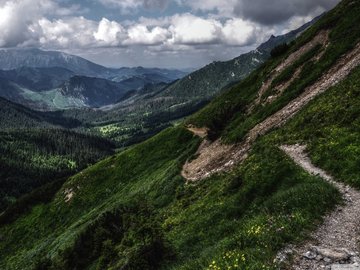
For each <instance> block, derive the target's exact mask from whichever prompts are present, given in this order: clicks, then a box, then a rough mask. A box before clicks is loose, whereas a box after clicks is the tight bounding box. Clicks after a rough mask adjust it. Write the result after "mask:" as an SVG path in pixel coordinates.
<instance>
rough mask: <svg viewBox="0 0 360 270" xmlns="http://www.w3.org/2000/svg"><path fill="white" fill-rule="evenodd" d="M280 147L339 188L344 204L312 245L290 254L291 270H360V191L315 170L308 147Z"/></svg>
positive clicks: (314, 173)
mask: <svg viewBox="0 0 360 270" xmlns="http://www.w3.org/2000/svg"><path fill="white" fill-rule="evenodd" d="M280 148H281V149H282V150H283V151H284V152H285V153H286V154H287V155H288V156H289V157H290V158H291V159H292V160H293V161H294V162H295V163H296V164H298V165H299V166H300V167H302V168H303V169H304V170H305V171H307V172H308V173H310V174H313V175H318V176H320V177H321V178H323V179H324V180H326V181H328V182H330V183H331V184H333V185H334V186H335V187H336V188H338V190H339V191H340V193H341V194H342V196H343V198H344V201H345V203H344V205H340V206H338V207H337V208H336V209H335V210H334V211H333V212H332V213H330V214H329V215H328V216H326V218H325V219H324V222H323V224H322V225H321V226H320V227H319V228H318V229H317V230H316V231H315V232H314V233H313V234H312V235H311V240H310V241H309V242H307V243H305V244H304V245H302V246H299V247H296V248H295V249H293V250H292V252H290V253H293V254H294V261H293V265H292V267H291V268H290V269H295V270H305V269H309V270H310V269H332V270H340V269H348V270H352V269H360V258H359V253H358V249H359V240H360V239H359V238H360V237H359V236H360V191H358V190H356V189H354V188H352V187H350V186H348V185H345V184H342V183H338V182H336V181H335V180H334V178H333V177H332V176H331V175H329V174H327V173H326V172H325V171H323V170H322V169H319V168H317V167H315V166H314V165H313V164H312V163H311V160H310V159H309V157H308V156H307V155H306V152H305V150H306V146H303V145H292V146H281V147H280Z"/></svg>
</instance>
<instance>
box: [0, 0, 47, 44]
mask: <svg viewBox="0 0 360 270" xmlns="http://www.w3.org/2000/svg"><path fill="white" fill-rule="evenodd" d="M49 8H51V2H49V1H46V0H34V1H32V0H18V1H2V3H1V6H0V46H1V47H11V46H17V45H19V44H23V43H24V44H29V43H31V42H32V41H34V40H35V39H36V35H37V33H36V32H35V31H34V29H33V28H31V22H32V21H33V19H34V18H39V17H41V16H42V14H43V13H44V12H46V11H47V10H48V9H49Z"/></svg>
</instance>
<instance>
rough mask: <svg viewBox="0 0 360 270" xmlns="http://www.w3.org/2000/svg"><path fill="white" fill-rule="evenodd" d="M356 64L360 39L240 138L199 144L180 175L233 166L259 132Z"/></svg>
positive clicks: (292, 112)
mask: <svg viewBox="0 0 360 270" xmlns="http://www.w3.org/2000/svg"><path fill="white" fill-rule="evenodd" d="M359 64H360V43H359V44H358V45H357V46H356V47H355V48H354V49H353V50H351V51H350V52H348V53H347V54H346V55H344V56H343V57H342V58H341V59H339V60H338V61H337V63H336V64H334V66H333V67H332V68H331V69H330V70H329V71H327V72H326V73H325V74H324V75H323V76H322V77H321V78H319V79H318V81H316V82H315V83H314V84H313V85H311V86H309V87H308V88H306V89H305V90H304V92H303V93H302V94H301V95H300V96H298V97H297V98H295V99H294V100H292V101H291V102H289V103H288V104H287V105H286V106H285V107H284V108H282V109H281V110H279V111H278V112H276V113H275V114H273V115H271V116H270V117H268V118H267V119H266V120H264V121H263V122H261V123H259V124H258V125H256V126H255V127H254V128H253V129H251V130H250V131H249V133H248V134H247V136H246V137H245V139H244V141H243V142H241V143H239V144H236V145H225V144H223V143H222V142H221V139H219V140H217V141H215V142H213V143H207V144H206V145H205V146H204V145H202V147H201V148H200V149H199V150H198V153H197V154H198V157H197V158H196V159H194V160H192V161H191V162H187V163H186V164H185V165H184V166H183V170H182V176H183V177H184V178H185V179H187V180H188V181H196V180H200V179H204V178H206V177H208V176H209V175H212V174H214V173H217V172H222V171H227V170H229V169H231V168H233V166H234V165H236V164H238V163H239V162H242V161H243V160H244V159H245V158H246V157H247V155H248V152H249V150H250V148H251V146H252V144H253V143H254V141H255V140H256V139H257V138H258V137H259V136H262V135H264V134H266V133H267V132H268V131H270V130H271V129H274V128H276V127H279V126H282V125H283V124H285V123H286V122H287V121H288V120H289V119H291V118H292V117H293V116H294V115H295V114H296V113H297V112H299V111H300V110H301V109H302V108H303V107H304V106H306V105H307V104H308V103H309V102H310V101H311V100H313V99H314V98H315V97H316V96H318V95H320V94H322V93H324V92H325V91H326V90H328V89H329V88H330V87H332V86H334V85H336V84H337V83H338V82H340V81H342V80H343V79H345V78H346V77H347V76H348V75H349V74H350V72H351V71H352V70H353V69H354V68H355V67H357V66H358V65H359Z"/></svg>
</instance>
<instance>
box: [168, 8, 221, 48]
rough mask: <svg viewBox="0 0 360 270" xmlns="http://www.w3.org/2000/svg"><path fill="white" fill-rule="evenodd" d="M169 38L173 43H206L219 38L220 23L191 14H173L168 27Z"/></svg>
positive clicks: (216, 40)
mask: <svg viewBox="0 0 360 270" xmlns="http://www.w3.org/2000/svg"><path fill="white" fill-rule="evenodd" d="M169 29H170V31H171V33H172V39H171V40H170V41H171V42H172V43H175V44H190V45H192V44H208V43H216V42H218V41H219V40H220V37H221V29H222V25H221V23H220V22H218V21H216V20H213V19H203V18H201V17H196V16H194V15H191V14H184V15H175V16H174V17H173V18H172V25H171V26H170V27H169Z"/></svg>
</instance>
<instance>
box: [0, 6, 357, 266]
mask: <svg viewBox="0 0 360 270" xmlns="http://www.w3.org/2000/svg"><path fill="white" fill-rule="evenodd" d="M358 21H360V2H358V1H353V0H345V1H343V2H341V3H340V4H339V5H338V6H337V7H336V8H335V9H334V10H333V11H331V12H329V13H328V14H326V15H325V16H324V17H322V18H321V19H320V20H319V21H318V22H317V23H316V24H315V25H314V26H313V27H311V28H310V29H308V30H307V31H306V32H304V33H303V34H302V35H301V36H300V37H299V38H298V39H297V40H296V41H295V43H294V44H293V45H292V46H291V47H290V48H289V49H288V50H287V51H285V52H283V54H279V55H277V56H276V57H275V58H272V59H271V60H270V61H268V62H267V63H266V64H265V65H264V66H262V67H261V68H260V69H258V70H257V71H255V72H254V73H252V74H251V75H250V77H248V78H247V79H245V80H243V81H242V82H240V83H239V84H237V85H235V86H233V87H232V88H231V89H228V90H226V91H225V92H224V93H222V94H221V95H220V96H219V97H218V98H216V99H215V100H214V101H213V102H211V103H210V104H209V105H208V106H206V107H205V108H204V109H203V110H202V111H200V112H199V113H197V114H195V115H193V116H192V117H190V118H189V119H188V120H187V124H192V125H193V126H192V127H190V129H191V132H190V131H188V130H187V128H186V127H185V126H182V125H180V126H178V127H175V128H170V129H167V130H165V131H163V132H161V133H160V134H159V135H157V136H155V137H153V138H151V139H150V140H148V141H146V142H144V143H142V144H139V145H137V146H134V147H131V148H129V149H127V150H126V151H123V152H121V153H118V154H117V155H115V156H113V157H111V158H108V159H106V160H104V161H102V162H100V163H98V164H96V165H94V166H91V167H89V168H88V169H86V170H84V171H83V172H81V173H79V174H77V175H75V176H73V177H71V178H70V179H68V180H67V181H66V183H65V184H64V185H63V186H62V187H61V188H60V190H59V191H58V192H57V193H56V194H55V196H54V197H53V198H52V199H51V200H50V201H47V202H46V203H43V202H41V203H36V202H37V200H36V199H35V198H34V199H33V201H35V203H34V205H33V207H32V208H31V211H29V212H27V213H23V214H21V215H20V217H19V218H17V219H16V220H13V221H11V222H7V221H6V219H4V218H2V219H1V216H0V221H1V224H2V225H1V226H0V236H1V239H2V241H1V242H0V254H2V255H3V256H2V257H1V258H0V268H4V269H172V270H174V269H182V270H183V269H186V270H190V269H191V270H193V269H229V268H230V269H250V270H258V269H278V268H279V266H278V265H277V264H276V261H274V259H275V258H276V255H277V254H278V252H279V251H280V250H281V249H282V248H283V247H285V246H286V245H288V244H289V243H299V242H301V241H302V240H304V239H305V238H306V237H307V236H308V235H309V230H314V229H315V228H316V227H317V225H318V224H319V223H320V222H321V220H322V217H324V216H325V215H326V214H327V213H328V211H330V210H333V209H334V208H335V205H336V204H337V203H339V202H341V194H340V192H339V191H338V190H337V189H336V187H334V186H333V185H331V184H330V183H327V182H326V181H323V180H322V179H321V177H318V176H314V175H311V174H309V173H307V172H306V171H304V170H303V169H302V168H301V167H299V166H298V165H297V164H296V163H294V162H293V160H292V159H290V158H289V157H288V156H287V155H286V154H285V153H284V152H283V151H282V150H280V149H279V146H281V145H284V144H287V145H291V144H295V143H301V144H306V145H308V152H309V153H308V154H309V156H310V158H311V159H312V161H313V163H314V164H315V165H316V166H318V167H320V168H322V169H323V170H326V171H328V172H329V173H331V174H332V175H334V177H336V179H338V180H339V181H343V182H346V183H348V184H350V185H352V186H354V187H357V188H358V187H359V186H360V178H359V175H360V166H358V164H359V157H360V155H359V151H360V141H359V138H360V136H359V134H360V123H359V117H358V116H359V115H360V111H359V110H360V106H359V104H358V103H359V100H360V99H359V94H360V92H359V89H360V67H359V66H358V64H357V60H356V59H357V56H358V53H355V52H356V50H357V48H358V47H357V44H358V43H359V41H360V31H359V27H360V26H359V24H357V23H355V22H358ZM324 31H325V33H326V35H325V37H327V36H328V37H329V38H328V39H324V40H325V42H324V43H321V42H320V43H319V42H316V44H314V45H312V46H307V45H306V44H309V42H310V43H311V41H312V40H314V38H315V40H323V39H316V37H317V36H318V35H320V36H323V33H324ZM304 46H305V47H304ZM302 48H308V49H307V50H303V49H302ZM294 52H299V53H298V56H297V57H293V56H294ZM352 53H354V54H352ZM289 57H290V58H289ZM286 59H293V60H292V61H289V60H286ZM344 59H347V60H349V61H346V63H345V61H344ZM347 62H349V63H350V65H349V66H347ZM284 63H285V65H284ZM339 63H340V64H339ZM281 66H284V68H283V69H278V70H279V72H276V70H277V68H278V67H281ZM345 67H346V68H345ZM343 68H345V69H344V70H342V69H343ZM298 69H300V70H301V71H300V73H299V74H298V78H295V79H294V78H293V76H292V75H293V74H296V73H297V72H293V71H294V70H295V71H296V70H298ZM331 71H334V72H333V73H332V72H331ZM340 71H341V72H340ZM337 72H340V73H337ZM289 73H290V74H291V76H289ZM330 73H331V74H330ZM333 74H337V75H338V76H337V77H338V78H339V80H338V81H336V82H335V81H332V80H330V81H329V82H328V80H325V81H326V84H321V85H324V88H322V87H315V86H317V84H318V82H319V81H322V80H323V78H328V77H327V76H328V75H331V76H333ZM342 75H343V77H341V76H342ZM337 77H336V79H337ZM332 78H333V77H331V79H332ZM268 79H270V80H271V83H269V85H270V86H269V87H270V88H266V91H260V90H261V89H262V86H263V85H266V82H267V80H268ZM289 81H291V83H290V84H289V86H288V87H279V86H280V85H285V86H286V85H287V83H288V82H289ZM263 83H264V84H263ZM327 84H329V85H327ZM327 86H329V87H327ZM283 88H284V89H283ZM313 88H316V89H319V88H320V89H323V90H320V91H319V93H317V95H316V96H314V97H312V98H311V100H310V101H309V102H304V103H302V104H299V105H296V104H298V103H296V104H293V105H294V106H291V107H290V109H291V108H295V109H296V110H294V111H291V110H289V111H288V110H284V108H286V107H287V106H289V104H292V102H293V101H294V100H296V99H297V98H298V97H301V95H306V94H307V93H309V89H313ZM278 89H281V90H280V91H279V90H278ZM310 92H311V93H313V91H310ZM259 96H261V97H260V98H259ZM269 96H275V98H273V99H271V101H270V100H268V99H267V98H268V97H269ZM258 100H259V101H258ZM304 100H305V99H304ZM258 102H259V103H258ZM300 105H301V106H300ZM296 106H299V107H298V108H297V107H296ZM282 110H284V112H285V113H287V112H291V113H290V114H289V115H287V116H289V117H286V118H287V119H286V120H287V121H285V122H284V123H283V122H282V120H283V119H281V118H277V120H278V122H277V123H278V124H279V125H277V124H275V125H273V128H272V129H269V128H267V127H268V126H267V125H265V126H261V125H260V127H262V128H260V130H262V131H261V132H258V136H255V135H256V133H255V135H254V138H253V142H252V145H251V147H249V149H248V152H247V155H248V156H247V158H246V159H244V160H243V161H242V162H238V161H239V160H235V162H234V165H233V166H232V167H231V170H229V169H227V170H224V171H222V172H221V173H217V174H209V176H208V177H207V178H206V179H203V180H202V181H197V182H194V183H191V182H189V183H186V182H185V181H184V180H185V179H183V178H182V177H181V170H182V167H183V165H184V163H185V161H186V160H188V162H189V163H191V162H192V161H193V160H197V159H198V156H199V155H198V154H197V153H196V150H197V149H199V146H200V145H201V148H204V147H208V144H210V145H211V143H212V141H216V140H218V139H219V138H221V141H217V142H218V143H221V144H223V145H225V143H227V145H228V147H230V148H231V147H233V146H234V144H235V143H238V144H239V145H241V142H243V141H244V139H245V140H246V134H248V132H249V131H250V130H252V129H254V128H256V127H259V126H258V124H259V123H262V122H263V121H267V119H274V118H273V116H274V115H276V113H277V112H279V111H282ZM271 122H272V121H271ZM270 126H271V125H270ZM256 129H257V128H256ZM192 132H194V133H196V134H197V135H201V137H205V136H206V135H207V134H208V135H207V137H208V140H209V141H208V143H202V141H204V140H205V139H204V138H200V137H199V136H197V135H196V136H195V135H193V134H192ZM235 145H237V144H235ZM34 196H35V195H34ZM3 215H5V216H11V215H12V212H11V211H9V212H5V213H4V214H3Z"/></svg>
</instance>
